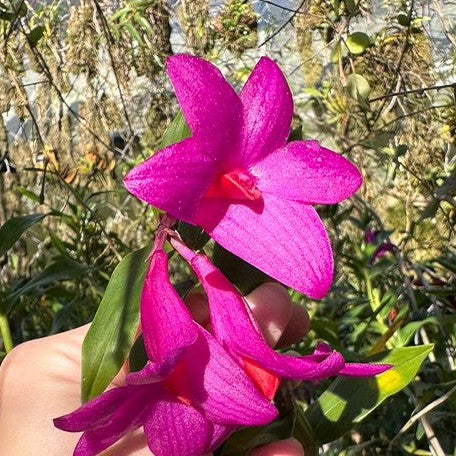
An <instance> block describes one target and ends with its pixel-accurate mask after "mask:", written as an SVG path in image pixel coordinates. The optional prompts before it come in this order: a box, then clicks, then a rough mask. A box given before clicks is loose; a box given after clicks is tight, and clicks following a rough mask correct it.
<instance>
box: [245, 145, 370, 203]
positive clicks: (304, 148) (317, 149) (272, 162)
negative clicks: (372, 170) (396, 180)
mask: <svg viewBox="0 0 456 456" xmlns="http://www.w3.org/2000/svg"><path fill="white" fill-rule="evenodd" d="M250 172H251V173H252V174H253V175H254V176H255V177H256V178H257V179H258V183H257V186H258V189H259V190H260V191H261V192H263V193H271V194H273V195H276V196H280V197H282V198H284V199H289V200H295V201H301V202H303V203H308V204H335V203H338V202H340V201H343V200H344V199H347V198H349V197H350V196H351V195H353V193H355V192H356V190H358V188H359V187H360V186H361V184H362V177H361V174H360V172H359V171H358V169H357V168H356V166H354V165H353V164H352V163H350V162H349V161H348V160H346V159H345V158H344V157H342V156H341V155H339V154H336V153H335V152H332V151H330V150H328V149H325V148H324V147H321V146H320V145H319V143H318V141H296V142H291V143H289V144H287V145H286V146H285V147H283V148H281V149H277V150H275V151H274V152H272V153H271V154H269V155H267V156H266V157H264V158H263V159H262V160H261V161H259V162H257V163H255V164H254V165H253V167H252V168H251V169H250Z"/></svg>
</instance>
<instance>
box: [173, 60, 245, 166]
mask: <svg viewBox="0 0 456 456" xmlns="http://www.w3.org/2000/svg"><path fill="white" fill-rule="evenodd" d="M167 68H168V74H169V77H170V78H171V82H172V83H173V86H174V90H175V92H176V96H177V99H178V100H179V104H180V105H181V108H182V111H183V113H184V116H185V119H186V120H187V123H188V125H189V127H190V129H191V130H192V132H193V134H194V136H195V137H196V136H198V138H200V140H201V141H202V144H204V145H206V146H210V147H211V151H210V152H211V153H212V154H214V155H219V156H220V157H227V156H229V152H230V151H234V150H235V149H236V144H237V142H238V137H239V129H240V126H241V122H242V104H241V100H240V99H239V96H238V95H237V94H236V92H235V91H234V89H233V88H232V87H231V85H230V84H229V83H228V82H227V81H226V80H225V78H224V77H223V75H222V73H221V72H220V70H219V69H218V68H217V67H216V66H214V65H212V64H211V63H210V62H207V61H206V60H203V59H201V58H199V57H195V56H190V55H174V56H172V57H169V58H168V61H167Z"/></svg>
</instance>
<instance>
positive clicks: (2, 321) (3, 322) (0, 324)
mask: <svg viewBox="0 0 456 456" xmlns="http://www.w3.org/2000/svg"><path fill="white" fill-rule="evenodd" d="M0 334H1V336H2V339H3V345H4V347H5V351H6V353H9V352H10V351H11V350H12V349H13V347H14V345H13V338H12V337H11V330H10V326H9V323H8V318H7V316H6V313H5V312H3V311H0Z"/></svg>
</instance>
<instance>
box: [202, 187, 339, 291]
mask: <svg viewBox="0 0 456 456" xmlns="http://www.w3.org/2000/svg"><path fill="white" fill-rule="evenodd" d="M223 203H224V202H223V201H221V200H216V199H209V198H206V199H204V200H203V201H202V202H201V205H200V210H199V212H198V224H200V225H201V226H202V227H203V228H204V229H205V230H206V231H207V232H208V233H209V234H210V235H211V236H212V237H213V238H214V239H215V240H216V241H217V242H218V243H219V244H221V245H222V246H223V247H225V248H226V249H227V250H229V251H230V252H233V253H234V254H235V255H237V256H239V257H241V258H242V259H244V260H245V261H247V262H249V263H251V264H253V265H254V266H256V267H257V268H258V269H261V270H262V271H263V272H265V273H266V274H269V275H270V276H271V277H274V278H275V279H277V280H279V281H280V282H282V283H284V284H285V285H288V286H290V287H292V288H295V289H296V290H298V291H300V292H301V293H304V294H306V295H307V296H310V297H311V298H314V299H321V298H323V297H324V296H325V295H326V294H327V293H328V291H329V288H330V287H331V283H332V278H333V255H332V251H331V245H330V243H329V239H328V235H327V233H326V230H325V227H324V225H323V223H322V222H321V220H320V217H319V216H318V214H317V213H316V211H315V209H313V207H311V206H308V205H306V204H303V203H300V202H296V201H286V200H284V199H282V198H279V197H276V196H275V195H269V194H264V195H263V200H262V201H254V202H252V203H249V204H228V203H225V204H223Z"/></svg>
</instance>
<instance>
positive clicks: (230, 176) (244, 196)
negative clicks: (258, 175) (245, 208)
mask: <svg viewBox="0 0 456 456" xmlns="http://www.w3.org/2000/svg"><path fill="white" fill-rule="evenodd" d="M206 197H208V198H221V199H233V200H248V201H257V200H260V199H261V192H260V190H259V189H258V187H257V182H256V179H255V177H254V176H252V175H251V174H250V173H249V172H247V171H244V170H242V169H236V170H234V171H231V172H228V173H224V174H221V175H220V176H219V177H218V178H217V179H216V180H215V182H214V183H213V184H212V186H211V187H210V189H209V191H208V192H207V194H206Z"/></svg>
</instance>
